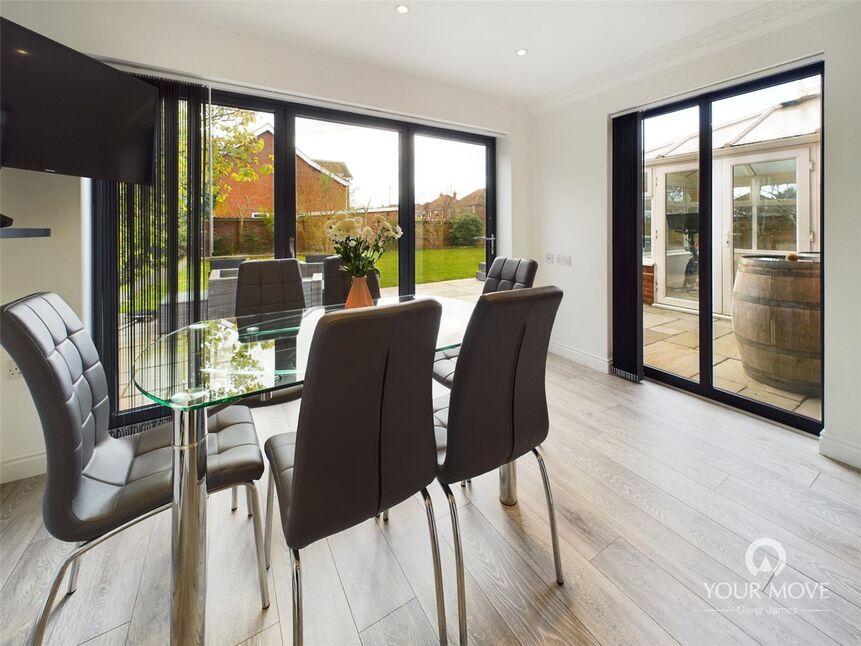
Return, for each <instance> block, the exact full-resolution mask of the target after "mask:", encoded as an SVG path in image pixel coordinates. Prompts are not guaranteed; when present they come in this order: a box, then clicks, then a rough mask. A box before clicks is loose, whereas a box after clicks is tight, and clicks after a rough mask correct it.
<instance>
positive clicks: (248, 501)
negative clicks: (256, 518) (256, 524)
mask: <svg viewBox="0 0 861 646" xmlns="http://www.w3.org/2000/svg"><path fill="white" fill-rule="evenodd" d="M254 493H255V494H256V493H257V491H256V490H255V491H254ZM259 506H260V502H259V501H258V504H257V505H256V506H255V505H254V504H253V503H252V502H251V489H249V488H248V487H246V488H245V508H246V509H247V510H248V517H249V518H251V515H252V510H253V509H256V508H257V507H259Z"/></svg>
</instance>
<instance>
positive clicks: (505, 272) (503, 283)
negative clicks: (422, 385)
mask: <svg viewBox="0 0 861 646" xmlns="http://www.w3.org/2000/svg"><path fill="white" fill-rule="evenodd" d="M537 271H538V263H537V262H535V261H534V260H531V259H529V258H503V257H501V256H500V257H498V258H495V259H494V261H493V264H492V265H491V266H490V271H488V272H487V276H486V277H485V279H484V287H483V288H482V291H481V293H482V294H491V293H493V292H505V291H509V290H513V289H528V288H530V287H532V285H533V284H534V283H535V274H536V273H537ZM459 354H460V348H452V349H450V350H442V351H440V352H437V354H436V357H435V358H434V364H433V376H434V379H436V380H437V381H438V382H439V383H441V384H442V385H443V386H445V387H447V388H451V387H452V384H453V383H454V372H455V369H456V368H457V357H458V355H459Z"/></svg>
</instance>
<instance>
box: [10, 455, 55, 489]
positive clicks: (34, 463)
mask: <svg viewBox="0 0 861 646" xmlns="http://www.w3.org/2000/svg"><path fill="white" fill-rule="evenodd" d="M45 469H46V462H45V452H44V451H33V452H32V453H26V454H24V455H19V456H17V457H13V458H10V459H8V460H3V462H0V483H2V484H5V483H7V482H12V481H13V480H21V479H23V478H29V477H30V476H37V475H40V474H42V473H45Z"/></svg>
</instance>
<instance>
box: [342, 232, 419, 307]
mask: <svg viewBox="0 0 861 646" xmlns="http://www.w3.org/2000/svg"><path fill="white" fill-rule="evenodd" d="M372 225H373V226H372ZM326 235H328V236H329V239H330V240H331V241H332V244H333V245H334V246H335V253H336V254H338V256H340V257H341V261H342V263H343V264H342V266H341V271H345V272H347V273H348V274H349V275H350V276H351V277H352V278H353V284H352V286H351V287H350V293H349V295H348V296H347V302H346V304H345V306H346V307H347V308H351V307H367V306H368V305H373V304H374V300H373V299H372V298H371V292H370V291H369V290H368V274H369V273H371V272H374V273H375V274H377V275H379V273H380V270H379V269H377V262H378V261H379V259H380V258H382V256H383V254H384V253H385V251H386V248H387V247H388V245H389V243H390V242H392V241H393V240H397V239H398V238H400V237H401V236H402V235H403V231H401V228H400V227H399V226H392V223H391V222H389V221H388V220H387V219H386V218H384V217H382V216H376V217H375V218H374V219H373V221H368V220H366V219H365V218H361V217H347V218H342V219H339V220H332V221H330V222H329V223H327V224H326Z"/></svg>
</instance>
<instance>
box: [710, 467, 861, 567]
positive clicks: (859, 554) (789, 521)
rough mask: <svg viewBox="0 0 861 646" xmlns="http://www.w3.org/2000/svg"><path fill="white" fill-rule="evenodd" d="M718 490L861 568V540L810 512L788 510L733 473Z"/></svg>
mask: <svg viewBox="0 0 861 646" xmlns="http://www.w3.org/2000/svg"><path fill="white" fill-rule="evenodd" d="M715 491H716V492H717V493H719V494H721V495H723V496H726V497H727V498H729V499H730V500H733V501H734V502H736V503H738V504H740V505H743V506H744V507H747V508H748V509H750V510H751V511H752V512H754V513H756V514H757V515H759V516H762V517H763V518H767V519H769V520H770V521H772V522H773V523H775V524H777V525H779V526H780V527H783V528H784V529H787V530H789V531H791V532H792V533H794V534H796V535H798V536H800V537H801V538H804V539H806V540H808V541H810V542H811V543H813V544H815V545H818V546H819V547H821V548H822V549H824V550H826V551H828V552H830V553H831V554H833V555H834V556H836V557H838V558H840V559H843V560H844V561H846V562H847V563H850V564H852V565H854V566H855V567H861V539H859V538H858V537H857V536H855V534H852V533H851V532H848V531H846V530H845V529H842V528H840V527H838V526H836V525H832V524H831V523H822V522H819V521H818V519H817V518H815V517H814V516H813V515H812V514H810V513H809V512H806V511H803V510H801V509H795V508H792V509H789V508H787V506H786V505H784V504H782V503H781V502H780V501H776V500H775V499H774V498H773V497H772V496H770V495H769V494H768V493H766V492H764V491H763V490H762V489H760V488H759V487H755V486H752V485H750V484H748V483H746V482H744V481H742V480H740V479H738V478H736V477H735V476H730V477H729V478H727V480H726V481H725V482H723V483H722V484H721V485H720V486H719V487H718V488H717V489H715Z"/></svg>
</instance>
